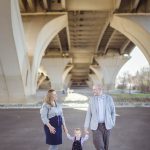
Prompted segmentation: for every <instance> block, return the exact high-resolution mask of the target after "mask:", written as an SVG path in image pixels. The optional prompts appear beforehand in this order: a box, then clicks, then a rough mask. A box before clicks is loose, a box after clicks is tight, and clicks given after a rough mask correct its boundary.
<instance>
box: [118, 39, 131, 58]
mask: <svg viewBox="0 0 150 150" xmlns="http://www.w3.org/2000/svg"><path fill="white" fill-rule="evenodd" d="M129 44H130V40H127V41H125V42H124V44H123V45H122V47H121V48H120V54H121V55H122V54H124V52H125V50H126V48H127V46H128V45H129Z"/></svg>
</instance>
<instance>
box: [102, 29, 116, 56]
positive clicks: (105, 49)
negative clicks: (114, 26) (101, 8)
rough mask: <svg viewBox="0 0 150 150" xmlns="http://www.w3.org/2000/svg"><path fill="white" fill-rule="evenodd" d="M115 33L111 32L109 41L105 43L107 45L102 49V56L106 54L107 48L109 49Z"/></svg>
mask: <svg viewBox="0 0 150 150" xmlns="http://www.w3.org/2000/svg"><path fill="white" fill-rule="evenodd" d="M115 33H116V30H114V31H113V32H112V34H111V36H110V37H109V40H108V41H107V44H106V46H105V48H104V52H103V54H106V53H107V48H108V47H109V44H110V42H111V40H112V38H113V36H114V35H115Z"/></svg>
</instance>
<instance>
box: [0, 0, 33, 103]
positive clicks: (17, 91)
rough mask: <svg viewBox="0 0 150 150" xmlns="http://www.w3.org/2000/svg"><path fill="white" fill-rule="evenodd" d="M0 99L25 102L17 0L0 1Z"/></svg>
mask: <svg viewBox="0 0 150 150" xmlns="http://www.w3.org/2000/svg"><path fill="white" fill-rule="evenodd" d="M0 41H1V44H0V103H26V102H28V101H27V100H26V97H27V96H29V95H30V74H31V72H30V65H29V60H28V55H27V51H26V47H25V40H24V32H23V27H22V22H21V16H20V10H19V5H18V1H17V0H6V1H3V2H2V3H1V5H0Z"/></svg>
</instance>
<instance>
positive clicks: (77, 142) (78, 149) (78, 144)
mask: <svg viewBox="0 0 150 150" xmlns="http://www.w3.org/2000/svg"><path fill="white" fill-rule="evenodd" d="M67 138H68V139H69V140H71V141H73V144H72V150H82V145H83V143H84V142H85V141H87V140H88V138H89V135H88V134H86V135H85V136H84V137H82V133H81V130H80V128H76V129H75V130H74V136H71V135H70V134H69V133H67Z"/></svg>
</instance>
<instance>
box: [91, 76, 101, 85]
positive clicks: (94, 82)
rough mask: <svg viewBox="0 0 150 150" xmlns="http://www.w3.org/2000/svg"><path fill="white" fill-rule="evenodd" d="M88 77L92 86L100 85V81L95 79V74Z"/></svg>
mask: <svg viewBox="0 0 150 150" xmlns="http://www.w3.org/2000/svg"><path fill="white" fill-rule="evenodd" d="M89 77H90V81H92V86H93V85H94V84H100V80H99V79H98V78H97V76H96V75H95V74H90V75H89ZM89 83H90V82H89Z"/></svg>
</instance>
